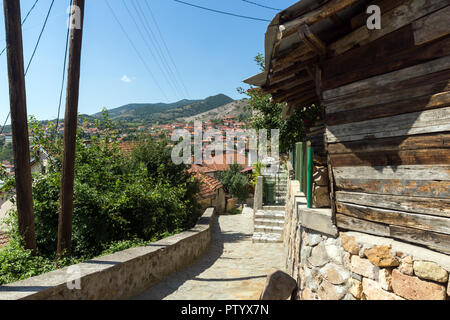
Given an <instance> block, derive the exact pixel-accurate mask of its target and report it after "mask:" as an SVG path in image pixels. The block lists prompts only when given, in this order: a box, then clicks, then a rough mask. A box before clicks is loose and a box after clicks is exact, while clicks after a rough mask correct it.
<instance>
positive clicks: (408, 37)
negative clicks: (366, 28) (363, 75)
mask: <svg viewBox="0 0 450 320" xmlns="http://www.w3.org/2000/svg"><path fill="white" fill-rule="evenodd" d="M364 15H365V16H366V19H367V14H364ZM414 47H415V43H414V33H413V29H412V25H407V26H405V27H403V28H401V29H399V30H397V31H395V32H392V33H390V34H388V35H386V36H384V37H382V38H380V39H377V40H376V41H373V42H371V43H368V44H367V45H365V46H361V47H359V48H355V49H352V50H350V51H348V52H346V53H345V54H341V55H339V56H333V57H330V58H328V59H326V60H325V61H323V62H322V67H323V71H324V80H325V81H328V80H330V79H333V78H335V77H337V76H339V75H342V74H347V73H348V70H349V68H351V69H352V70H359V69H367V67H368V66H370V65H373V64H380V62H383V61H386V60H387V59H388V58H392V57H393V56H395V55H398V54H400V53H402V52H404V51H406V50H411V49H412V48H414ZM369 76H370V75H368V76H367V77H369Z"/></svg>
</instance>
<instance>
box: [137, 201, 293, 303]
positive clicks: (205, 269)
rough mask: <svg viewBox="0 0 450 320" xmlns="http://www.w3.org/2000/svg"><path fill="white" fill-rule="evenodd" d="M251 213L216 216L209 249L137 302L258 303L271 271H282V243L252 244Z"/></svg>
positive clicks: (147, 292) (153, 287) (150, 289)
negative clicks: (249, 301)
mask: <svg viewBox="0 0 450 320" xmlns="http://www.w3.org/2000/svg"><path fill="white" fill-rule="evenodd" d="M252 220H253V210H252V209H251V208H245V209H244V212H243V214H238V215H229V216H218V217H217V218H216V221H215V222H214V224H213V229H212V243H211V247H210V249H209V250H208V251H207V252H206V253H205V255H204V256H202V257H201V258H200V259H199V260H198V261H197V262H196V263H194V264H193V265H192V266H190V267H188V268H187V269H185V270H183V271H180V272H177V273H175V274H173V275H171V276H169V277H168V278H167V279H166V280H164V281H162V282H160V283H159V284H156V285H154V286H152V287H150V288H149V289H147V290H146V291H145V292H143V293H142V294H140V295H139V296H137V297H135V299H137V300H162V299H164V300H257V299H258V298H259V295H260V293H261V290H262V289H263V287H264V284H265V281H266V275H267V274H268V273H269V271H270V269H271V268H273V267H276V268H279V269H281V270H283V271H284V265H285V262H284V250H283V244H282V243H252V233H253V221H252Z"/></svg>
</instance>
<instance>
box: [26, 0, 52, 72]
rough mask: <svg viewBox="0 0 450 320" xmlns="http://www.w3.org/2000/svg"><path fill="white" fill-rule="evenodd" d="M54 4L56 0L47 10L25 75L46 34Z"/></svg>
mask: <svg viewBox="0 0 450 320" xmlns="http://www.w3.org/2000/svg"><path fill="white" fill-rule="evenodd" d="M54 4H55V0H52V3H51V4H50V8H49V9H48V12H47V16H46V17H45V21H44V25H43V26H42V29H41V32H40V34H39V37H38V40H37V42H36V45H35V46H34V50H33V53H32V54H31V58H30V61H29V62H28V65H27V69H26V70H25V76H26V75H27V73H28V69H29V68H30V65H31V62H33V58H34V55H35V54H36V51H37V48H38V46H39V43H40V42H41V38H42V35H43V34H44V30H45V27H46V26H47V21H48V17H49V16H50V13H51V11H52V8H53V5H54Z"/></svg>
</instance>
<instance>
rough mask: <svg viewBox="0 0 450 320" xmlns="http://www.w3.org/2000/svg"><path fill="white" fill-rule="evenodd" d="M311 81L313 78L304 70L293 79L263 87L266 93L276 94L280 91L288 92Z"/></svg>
mask: <svg viewBox="0 0 450 320" xmlns="http://www.w3.org/2000/svg"><path fill="white" fill-rule="evenodd" d="M309 81H311V78H310V77H309V75H308V73H307V72H306V70H303V71H302V72H299V73H296V74H294V75H293V76H292V77H290V78H287V79H286V80H283V81H280V82H276V83H275V84H273V85H269V86H264V87H262V89H263V91H264V92H270V93H274V92H277V91H279V90H287V89H289V88H292V87H295V86H298V85H300V84H303V83H306V82H309Z"/></svg>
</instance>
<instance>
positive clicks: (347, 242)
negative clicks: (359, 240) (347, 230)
mask: <svg viewBox="0 0 450 320" xmlns="http://www.w3.org/2000/svg"><path fill="white" fill-rule="evenodd" d="M341 241H342V247H343V248H344V250H345V251H347V252H349V253H351V254H354V255H358V254H359V250H361V248H360V246H359V245H357V244H356V242H355V237H349V236H346V235H345V234H343V233H341Z"/></svg>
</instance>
